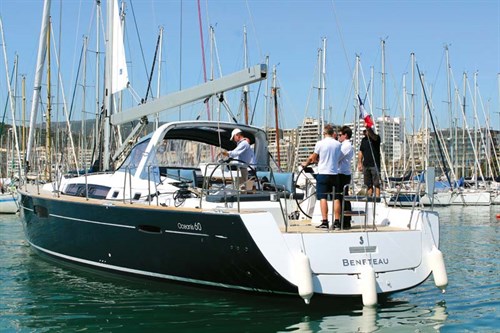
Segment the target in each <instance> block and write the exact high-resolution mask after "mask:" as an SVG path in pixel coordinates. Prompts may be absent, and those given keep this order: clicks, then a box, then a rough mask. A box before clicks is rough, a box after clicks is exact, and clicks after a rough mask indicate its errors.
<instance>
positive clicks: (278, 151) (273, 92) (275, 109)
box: [271, 65, 281, 169]
mask: <svg viewBox="0 0 500 333" xmlns="http://www.w3.org/2000/svg"><path fill="white" fill-rule="evenodd" d="M271 89H272V95H273V97H274V119H275V122H276V134H275V140H276V158H277V162H278V168H279V169H281V154H280V135H279V121H278V119H279V118H278V87H277V86H276V65H274V67H273V84H272V88H271Z"/></svg>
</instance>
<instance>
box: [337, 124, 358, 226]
mask: <svg viewBox="0 0 500 333" xmlns="http://www.w3.org/2000/svg"><path fill="white" fill-rule="evenodd" d="M351 137H352V130H351V128H350V127H349V126H342V128H341V129H340V131H339V135H338V140H339V141H340V142H341V144H342V146H341V148H340V150H341V156H340V159H339V175H338V182H337V186H338V187H339V188H338V190H336V191H335V192H336V194H335V202H334V210H335V221H334V223H333V227H334V229H340V227H341V225H340V213H341V211H342V203H341V200H342V196H343V195H347V194H348V188H347V187H345V186H346V185H349V184H350V183H351V174H352V166H351V163H352V158H353V156H354V149H353V148H352V143H351ZM345 210H348V211H349V210H351V203H350V202H349V201H346V202H345ZM343 229H351V217H350V216H346V217H345V218H344V225H343Z"/></svg>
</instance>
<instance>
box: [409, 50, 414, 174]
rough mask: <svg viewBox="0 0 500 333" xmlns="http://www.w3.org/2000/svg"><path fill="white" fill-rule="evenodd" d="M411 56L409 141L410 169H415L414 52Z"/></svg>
mask: <svg viewBox="0 0 500 333" xmlns="http://www.w3.org/2000/svg"><path fill="white" fill-rule="evenodd" d="M410 57H411V100H410V103H411V105H410V113H411V142H410V156H411V157H412V158H411V170H412V171H415V53H413V52H412V53H411V54H410Z"/></svg>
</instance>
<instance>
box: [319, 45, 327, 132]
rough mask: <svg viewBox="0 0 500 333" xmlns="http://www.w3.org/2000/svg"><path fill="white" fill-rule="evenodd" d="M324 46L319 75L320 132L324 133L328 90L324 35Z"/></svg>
mask: <svg viewBox="0 0 500 333" xmlns="http://www.w3.org/2000/svg"><path fill="white" fill-rule="evenodd" d="M322 40H323V48H322V52H321V59H320V61H321V64H320V68H321V72H320V77H319V96H320V97H319V98H320V110H319V112H320V116H319V119H320V126H321V127H320V129H319V132H318V134H319V133H322V131H323V127H324V126H325V113H326V111H325V95H326V94H325V90H326V38H325V37H323V39H322Z"/></svg>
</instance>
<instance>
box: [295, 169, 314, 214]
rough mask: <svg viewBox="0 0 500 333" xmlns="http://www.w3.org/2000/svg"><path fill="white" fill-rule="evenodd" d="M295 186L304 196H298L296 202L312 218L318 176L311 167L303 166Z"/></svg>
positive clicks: (296, 178) (303, 212) (296, 177)
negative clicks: (316, 176)
mask: <svg viewBox="0 0 500 333" xmlns="http://www.w3.org/2000/svg"><path fill="white" fill-rule="evenodd" d="M294 183H295V188H296V189H298V190H300V191H301V192H302V193H303V194H304V196H303V197H296V198H295V202H296V203H297V207H298V208H299V210H300V211H301V212H302V214H304V215H305V216H306V217H308V218H312V215H313V212H314V205H315V204H316V178H315V175H314V174H313V170H312V168H310V167H306V168H301V170H300V171H299V172H298V173H297V175H296V176H295V179H294Z"/></svg>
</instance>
